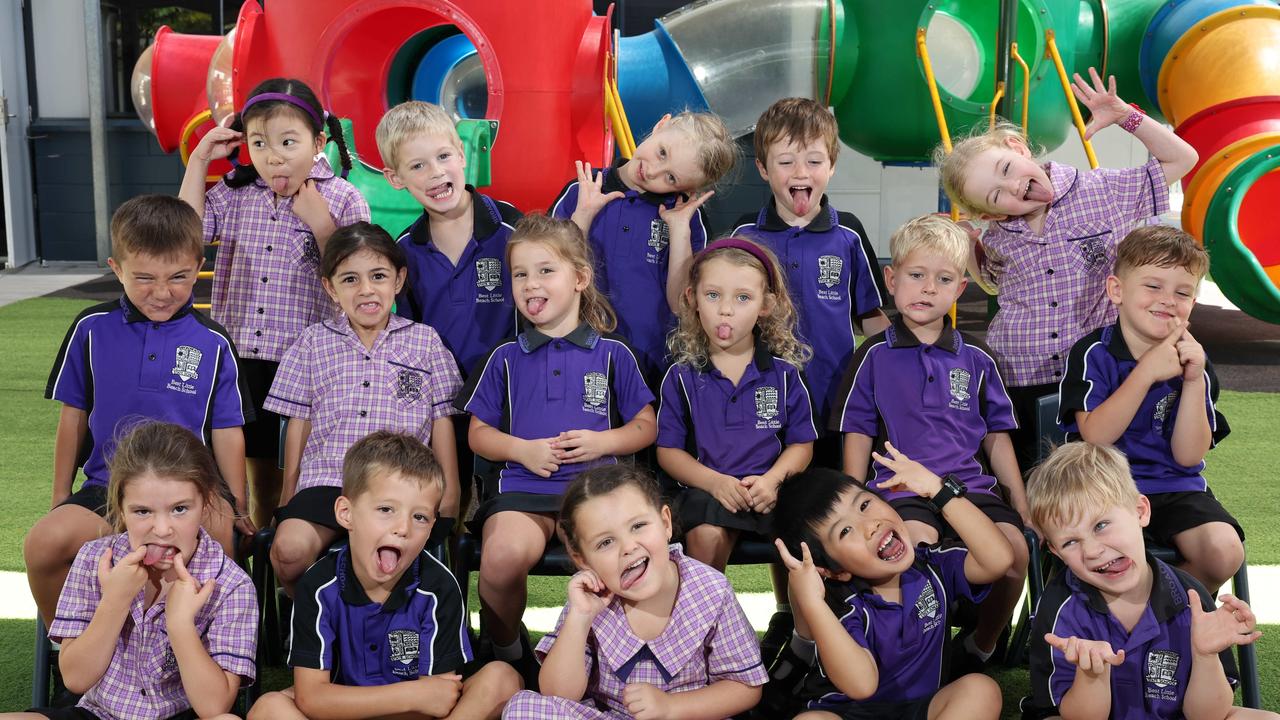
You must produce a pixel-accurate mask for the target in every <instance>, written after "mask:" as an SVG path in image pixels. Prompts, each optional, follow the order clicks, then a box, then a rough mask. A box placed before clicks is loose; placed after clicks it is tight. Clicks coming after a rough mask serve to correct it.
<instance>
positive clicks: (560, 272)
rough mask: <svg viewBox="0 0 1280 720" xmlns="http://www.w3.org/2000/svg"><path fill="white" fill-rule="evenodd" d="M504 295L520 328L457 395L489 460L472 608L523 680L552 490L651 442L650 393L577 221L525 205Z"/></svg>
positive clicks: (533, 670)
mask: <svg viewBox="0 0 1280 720" xmlns="http://www.w3.org/2000/svg"><path fill="white" fill-rule="evenodd" d="M506 253H507V267H509V268H510V269H511V287H512V297H513V298H514V300H515V303H516V307H517V309H518V310H519V311H520V314H521V315H522V316H523V318H524V320H525V323H524V327H525V329H524V331H523V332H521V333H520V334H519V335H517V336H516V337H515V338H511V339H509V340H504V341H502V342H501V343H499V344H498V346H497V347H495V348H494V349H493V350H491V351H490V352H489V354H488V355H487V356H485V357H484V358H483V359H482V360H481V361H480V362H479V363H478V364H477V365H476V368H475V369H474V370H473V371H472V372H471V374H470V376H469V378H468V380H467V384H466V386H465V387H463V389H462V391H461V392H459V393H458V396H457V398H456V399H455V401H454V405H455V406H456V407H457V409H459V410H461V411H463V412H467V413H470V414H471V425H470V428H469V430H468V434H467V438H468V442H469V443H470V445H471V449H472V450H474V451H475V453H476V454H477V455H479V456H481V457H484V458H487V459H488V460H489V461H492V462H494V463H497V464H498V467H497V468H496V472H494V473H491V474H490V476H488V477H486V478H484V479H483V483H482V484H483V487H482V494H481V498H482V499H481V503H480V506H479V508H478V509H477V510H476V514H475V517H474V519H473V520H472V525H473V527H475V528H477V529H478V530H479V532H480V533H481V536H482V538H483V540H482V543H483V548H484V549H483V551H482V557H481V561H480V580H479V583H478V592H479V595H480V606H481V610H480V612H481V616H482V618H484V626H485V628H486V629H487V630H488V632H489V633H490V634H491V635H492V637H493V643H494V652H495V654H496V656H497V658H498V659H499V660H505V661H507V662H509V663H511V664H513V665H514V666H515V667H516V669H517V670H519V671H520V672H521V674H522V675H523V676H524V678H525V685H526V687H531V686H534V685H535V684H536V682H537V661H536V660H534V658H533V654H532V650H531V648H529V647H528V638H527V637H526V636H525V635H524V632H523V630H522V628H521V626H520V617H521V615H522V614H523V613H524V606H525V599H526V597H527V589H526V579H527V577H528V574H529V570H530V568H532V567H533V566H534V564H535V563H537V561H538V559H539V558H540V557H541V556H542V553H543V550H545V549H546V545H547V541H548V540H549V539H550V538H551V535H552V533H554V532H555V516H556V511H557V510H558V509H559V507H560V494H561V493H562V492H563V491H564V488H565V487H566V486H567V485H568V484H569V481H570V480H572V479H573V478H574V477H575V476H576V475H578V474H579V473H580V472H582V471H583V470H585V469H587V468H588V467H591V466H593V465H597V464H612V463H615V462H617V458H618V457H619V456H626V455H631V454H633V453H635V452H638V451H639V450H641V449H643V448H645V447H648V446H649V445H651V444H652V443H653V438H654V435H655V434H656V433H655V429H654V412H653V407H652V406H651V404H650V403H652V402H653V394H652V393H651V392H650V391H649V388H648V386H647V385H646V384H645V381H644V377H643V375H642V374H641V371H640V366H639V363H638V361H637V359H636V356H635V354H634V353H633V352H632V351H631V348H630V347H629V346H628V345H627V343H626V342H625V341H624V340H623V339H622V338H620V337H618V336H616V335H613V334H612V331H613V329H614V327H615V325H616V319H615V316H614V313H613V308H612V307H610V305H609V301H608V300H606V299H605V297H604V295H602V294H601V293H600V291H599V290H598V289H597V288H596V287H595V285H594V284H593V282H592V281H593V278H594V268H595V263H594V262H593V260H592V256H591V252H590V250H589V249H588V248H587V244H586V242H585V240H584V239H583V237H582V232H581V231H580V230H579V229H578V227H577V226H576V225H574V224H573V223H571V222H569V221H567V220H558V219H556V218H551V217H547V216H545V215H526V216H525V217H524V218H523V219H521V221H520V222H519V223H517V225H516V228H515V231H514V232H513V233H512V235H511V238H510V239H509V240H508V241H507V247H506Z"/></svg>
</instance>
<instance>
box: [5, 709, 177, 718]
mask: <svg viewBox="0 0 1280 720" xmlns="http://www.w3.org/2000/svg"><path fill="white" fill-rule="evenodd" d="M27 712H30V713H35V714H37V715H43V716H45V717H47V718H51V719H52V720H101V718H99V717H98V716H97V715H94V714H93V713H91V712H89V711H88V710H85V709H84V708H82V707H69V708H31V709H29V710H27ZM169 720H196V714H195V711H193V710H184V711H183V712H180V713H178V714H177V715H174V716H173V717H171V718H169Z"/></svg>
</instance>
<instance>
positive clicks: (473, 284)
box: [396, 185, 520, 376]
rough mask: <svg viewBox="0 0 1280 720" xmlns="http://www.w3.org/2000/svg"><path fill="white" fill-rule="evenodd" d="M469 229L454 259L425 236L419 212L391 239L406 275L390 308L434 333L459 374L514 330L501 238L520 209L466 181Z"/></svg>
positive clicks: (426, 224)
mask: <svg viewBox="0 0 1280 720" xmlns="http://www.w3.org/2000/svg"><path fill="white" fill-rule="evenodd" d="M467 192H469V193H471V215H472V228H473V229H472V235H471V239H470V240H468V241H467V246H466V248H464V249H463V251H462V255H461V257H459V258H458V264H457V265H454V264H453V262H452V261H451V260H449V256H448V255H445V254H444V253H442V252H440V251H439V250H437V249H436V246H435V245H434V244H433V243H432V242H431V218H430V216H429V215H428V214H427V213H425V212H424V213H422V217H420V218H418V220H417V221H416V222H414V223H413V225H410V226H409V229H408V230H405V231H404V233H402V234H401V235H400V239H399V240H398V241H397V242H399V243H400V247H401V248H403V249H404V253H405V257H406V259H407V260H408V262H409V279H408V282H406V283H405V286H404V290H403V291H401V293H400V294H399V295H397V296H396V312H397V313H398V314H400V315H401V316H402V317H406V318H409V319H410V320H413V321H414V322H420V323H425V324H427V325H430V326H431V327H433V328H435V329H436V332H438V333H440V338H441V339H442V340H444V345H445V347H447V348H449V352H451V353H453V356H454V357H455V358H457V359H458V366H459V367H460V369H461V370H462V374H463V375H464V376H465V375H466V374H467V373H469V372H471V369H472V368H473V367H475V364H476V363H477V362H478V361H479V360H480V359H481V358H483V357H484V355H485V353H487V352H488V351H489V349H490V348H492V347H493V346H494V345H495V344H497V342H498V341H499V340H501V339H503V338H507V337H511V336H512V335H514V334H515V332H516V310H515V305H514V304H513V303H512V302H511V274H510V273H509V272H508V270H507V258H506V254H507V240H508V239H509V238H510V237H511V232H512V230H514V229H515V224H516V223H517V222H518V221H519V220H520V211H519V210H516V209H515V207H513V206H512V205H511V204H509V203H505V202H501V201H499V200H494V199H493V198H490V197H488V196H487V195H481V194H480V193H478V192H476V189H475V188H474V187H472V186H470V185H468V186H467Z"/></svg>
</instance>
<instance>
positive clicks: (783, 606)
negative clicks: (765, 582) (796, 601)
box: [773, 603, 791, 615]
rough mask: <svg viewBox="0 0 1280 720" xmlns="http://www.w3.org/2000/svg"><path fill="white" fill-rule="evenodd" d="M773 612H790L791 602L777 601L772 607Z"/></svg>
mask: <svg viewBox="0 0 1280 720" xmlns="http://www.w3.org/2000/svg"><path fill="white" fill-rule="evenodd" d="M773 611H774V612H780V613H786V614H788V615H790V614H791V603H778V604H777V606H775V607H774V609H773Z"/></svg>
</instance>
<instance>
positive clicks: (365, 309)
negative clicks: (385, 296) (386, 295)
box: [356, 301, 382, 313]
mask: <svg viewBox="0 0 1280 720" xmlns="http://www.w3.org/2000/svg"><path fill="white" fill-rule="evenodd" d="M381 308H382V303H379V302H374V301H370V302H362V303H360V304H359V305H356V312H359V313H376V312H378V310H380V309H381Z"/></svg>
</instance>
